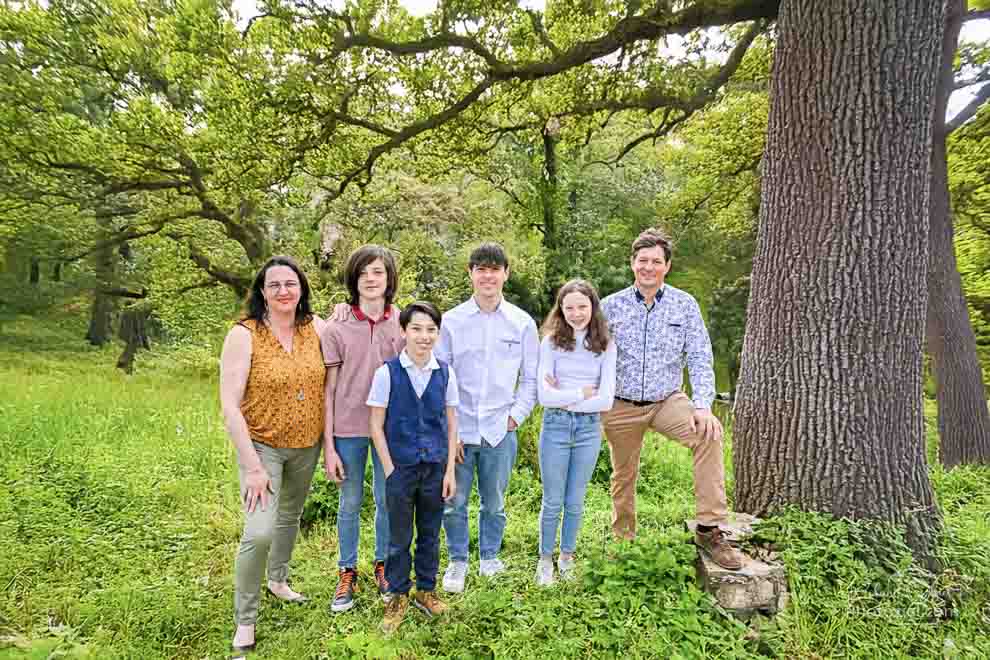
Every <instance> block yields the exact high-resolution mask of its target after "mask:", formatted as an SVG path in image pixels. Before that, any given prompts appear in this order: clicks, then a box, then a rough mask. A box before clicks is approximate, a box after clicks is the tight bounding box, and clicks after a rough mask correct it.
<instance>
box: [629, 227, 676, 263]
mask: <svg viewBox="0 0 990 660" xmlns="http://www.w3.org/2000/svg"><path fill="white" fill-rule="evenodd" d="M658 245H659V246H661V247H662V248H663V256H664V259H665V260H667V261H670V254H671V252H673V250H674V241H673V240H671V238H670V236H668V235H667V232H665V231H664V230H662V229H660V228H659V227H650V228H649V229H645V230H643V232H642V233H641V234H640V235H639V236H637V237H636V240H635V241H633V244H632V256H633V258H635V257H636V254H637V253H638V252H639V251H640V250H642V249H644V248H654V247H656V246H658Z"/></svg>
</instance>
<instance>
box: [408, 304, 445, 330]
mask: <svg viewBox="0 0 990 660" xmlns="http://www.w3.org/2000/svg"><path fill="white" fill-rule="evenodd" d="M416 313H419V314H426V315H427V316H429V317H430V318H431V319H432V320H433V322H434V323H435V324H436V326H437V328H439V327H440V310H438V309H437V308H436V307H434V306H433V305H432V304H431V303H428V302H423V301H421V300H417V301H416V302H414V303H413V304H411V305H407V306H406V307H405V309H403V310H402V312H400V313H399V327H400V328H402V329H403V330H405V329H406V326H407V325H409V322H410V321H411V320H412V315H413V314H416Z"/></svg>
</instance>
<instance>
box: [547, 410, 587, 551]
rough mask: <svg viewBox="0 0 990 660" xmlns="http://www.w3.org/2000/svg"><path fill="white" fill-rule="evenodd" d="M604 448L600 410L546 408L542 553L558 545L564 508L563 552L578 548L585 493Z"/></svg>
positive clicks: (561, 535)
mask: <svg viewBox="0 0 990 660" xmlns="http://www.w3.org/2000/svg"><path fill="white" fill-rule="evenodd" d="M601 448H602V433H601V420H600V419H599V415H598V413H576V412H570V411H567V410H563V409H561V408H546V409H545V410H544V411H543V428H542V430H541V431H540V478H541V479H542V480H543V507H542V508H541V509H540V554H541V555H552V554H553V551H554V546H556V545H557V526H558V524H559V523H560V514H561V510H563V513H564V524H563V527H562V528H561V531H560V551H561V552H566V553H569V554H571V553H573V552H574V551H575V550H576V549H577V539H578V532H579V531H581V518H582V516H583V514H584V496H585V493H587V492H588V482H589V481H591V475H592V474H593V473H594V471H595V463H597V462H598V453H599V452H600V451H601Z"/></svg>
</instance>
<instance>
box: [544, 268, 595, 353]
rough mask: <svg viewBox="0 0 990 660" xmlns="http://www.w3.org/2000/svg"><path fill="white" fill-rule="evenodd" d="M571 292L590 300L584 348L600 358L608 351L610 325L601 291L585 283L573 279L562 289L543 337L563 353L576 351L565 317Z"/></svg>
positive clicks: (572, 335) (546, 320)
mask: <svg viewBox="0 0 990 660" xmlns="http://www.w3.org/2000/svg"><path fill="white" fill-rule="evenodd" d="M569 293H580V294H583V295H585V296H587V298H588V300H590V301H591V320H590V321H588V334H586V335H585V337H584V347H585V348H587V349H588V350H589V351H591V352H592V353H594V354H595V355H601V354H602V353H604V352H605V349H606V348H608V340H609V334H608V322H607V321H606V320H605V315H604V314H603V313H602V305H601V301H600V300H599V299H598V292H597V291H595V287H594V286H592V285H591V283H590V282H587V281H585V280H571V281H569V282H567V283H566V284H564V286H562V287H560V289H559V290H558V291H557V300H556V302H554V304H553V309H552V310H550V314H549V315H547V318H546V319H545V320H544V321H543V336H544V337H550V341H552V342H553V344H554V346H556V347H557V348H559V349H561V350H562V351H573V350H574V328H572V327H571V324H570V323H568V322H567V319H565V318H564V297H565V296H567V294H569Z"/></svg>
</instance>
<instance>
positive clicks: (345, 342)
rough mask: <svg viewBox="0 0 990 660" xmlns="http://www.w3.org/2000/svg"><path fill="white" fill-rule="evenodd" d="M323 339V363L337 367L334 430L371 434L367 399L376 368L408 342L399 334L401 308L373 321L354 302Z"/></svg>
mask: <svg viewBox="0 0 990 660" xmlns="http://www.w3.org/2000/svg"><path fill="white" fill-rule="evenodd" d="M320 341H321V344H322V346H323V361H324V363H325V364H326V365H327V367H328V368H330V367H338V370H337V389H336V390H335V392H334V397H333V434H334V436H335V437H339V438H353V437H368V436H369V434H370V431H369V428H368V427H369V425H370V423H371V411H370V409H369V408H368V406H367V404H366V403H365V402H366V401H367V399H368V392H370V391H371V381H372V379H373V378H374V377H375V370H376V369H378V367H380V366H382V365H383V364H385V361H386V360H391V359H392V358H394V357H395V356H396V355H398V354H399V353H400V352H401V351H402V349H403V347H405V345H406V343H405V340H404V339H402V337H401V336H400V334H399V310H398V308H397V307H395V306H392V307H389V308H388V309H386V310H385V314H383V315H382V317H381V318H380V319H378V320H377V321H372V320H371V319H369V318H368V317H367V316H365V315H364V314H363V313H362V312H361V309H360V308H359V307H357V306H356V305H354V306H352V307H351V313H350V315H349V316H348V317H347V319H346V320H345V321H342V322H340V323H337V322H334V321H330V322H328V323H327V325H326V329H325V330H324V331H323V336H322V337H320ZM329 413H330V411H329V410H328V411H327V414H329Z"/></svg>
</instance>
